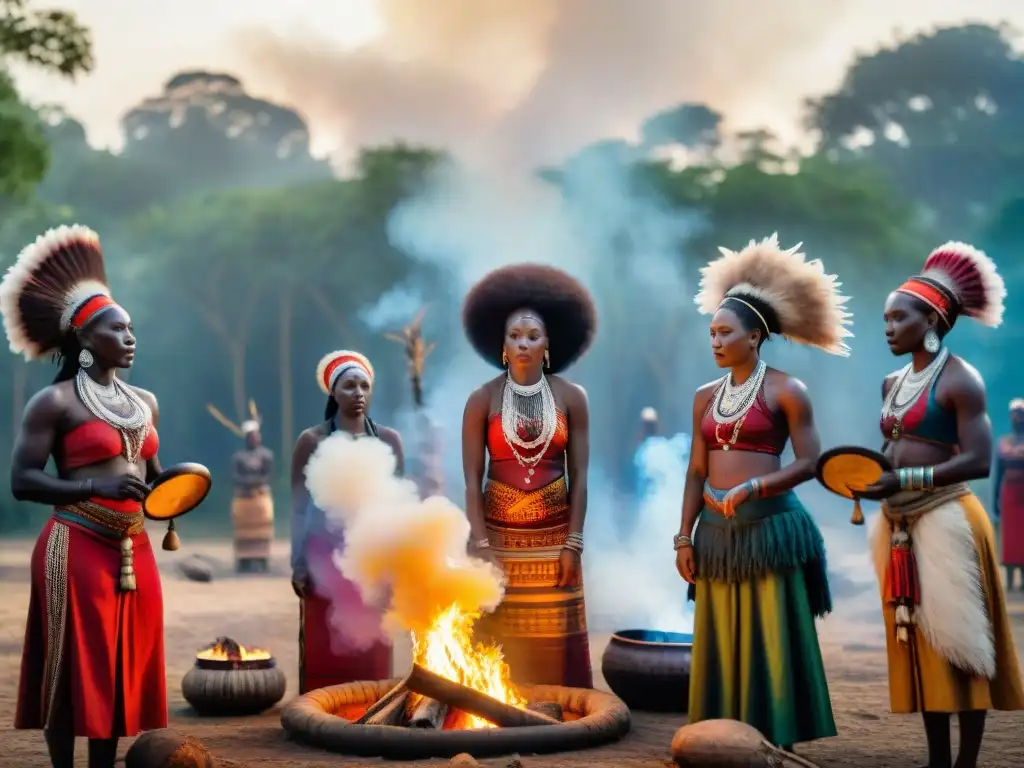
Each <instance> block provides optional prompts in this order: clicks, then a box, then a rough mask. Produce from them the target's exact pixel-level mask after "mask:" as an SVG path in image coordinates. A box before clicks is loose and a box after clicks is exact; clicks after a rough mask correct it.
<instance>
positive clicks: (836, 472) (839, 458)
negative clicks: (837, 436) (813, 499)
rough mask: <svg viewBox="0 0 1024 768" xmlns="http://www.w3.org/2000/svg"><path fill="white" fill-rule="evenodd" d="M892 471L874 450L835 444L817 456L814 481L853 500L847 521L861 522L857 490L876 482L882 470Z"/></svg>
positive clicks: (858, 523)
mask: <svg viewBox="0 0 1024 768" xmlns="http://www.w3.org/2000/svg"><path fill="white" fill-rule="evenodd" d="M890 470H892V465H891V464H890V463H889V460H888V459H887V458H885V456H883V455H882V454H880V453H878V452H877V451H872V450H870V449H868V448H860V447H858V446H853V445H845V446H839V447H838V448H833V449H832V450H830V451H825V453H823V454H821V458H819V459H818V468H817V471H816V473H815V474H816V476H817V478H818V482H819V483H821V484H822V485H823V486H825V487H826V488H827V489H828V490H830V491H832V493H835V494H837V495H839V496H842V497H843V498H846V499H853V516H852V517H851V518H850V522H851V523H853V524H854V525H863V523H864V513H863V512H862V511H861V509H860V499H859V498H858V497H857V491H862V490H864V489H865V488H867V487H868V486H869V485H871V484H872V483H877V482H878V479H879V478H880V477H881V476H882V474H883V473H884V472H889V471H890Z"/></svg>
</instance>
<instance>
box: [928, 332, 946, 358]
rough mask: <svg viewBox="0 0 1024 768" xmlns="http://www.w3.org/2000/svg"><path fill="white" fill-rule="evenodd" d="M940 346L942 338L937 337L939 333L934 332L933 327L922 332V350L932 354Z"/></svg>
mask: <svg viewBox="0 0 1024 768" xmlns="http://www.w3.org/2000/svg"><path fill="white" fill-rule="evenodd" d="M941 346H942V340H941V339H940V338H939V334H937V333H936V332H935V329H934V328H929V329H928V330H927V331H925V334H924V351H925V352H927V353H928V354H929V355H934V354H935V353H936V352H938V351H939V348H940V347H941Z"/></svg>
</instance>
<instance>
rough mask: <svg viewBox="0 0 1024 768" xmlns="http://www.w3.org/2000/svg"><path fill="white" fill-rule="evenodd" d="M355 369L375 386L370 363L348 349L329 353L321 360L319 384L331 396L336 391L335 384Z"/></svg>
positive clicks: (317, 376) (318, 373)
mask: <svg viewBox="0 0 1024 768" xmlns="http://www.w3.org/2000/svg"><path fill="white" fill-rule="evenodd" d="M353 368H358V369H359V370H361V371H362V372H363V373H365V374H366V377H367V378H368V379H369V380H370V384H373V366H372V365H370V361H369V360H367V359H366V357H365V356H364V355H361V354H359V353H358V352H352V351H350V350H346V349H342V350H338V351H337V352H329V353H327V354H326V355H324V356H323V357H322V358H321V359H320V364H319V365H317V367H316V381H317V384H319V385H320V389H322V390H323V391H324V393H325V394H328V395H329V394H331V393H332V392H333V391H334V384H335V382H337V380H338V378H339V377H340V376H341V375H342V374H343V373H345V372H346V371H350V370H352V369H353Z"/></svg>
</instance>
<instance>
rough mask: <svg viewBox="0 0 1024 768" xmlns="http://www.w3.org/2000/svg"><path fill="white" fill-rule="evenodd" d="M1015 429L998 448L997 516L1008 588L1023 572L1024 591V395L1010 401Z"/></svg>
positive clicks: (1013, 428)
mask: <svg viewBox="0 0 1024 768" xmlns="http://www.w3.org/2000/svg"><path fill="white" fill-rule="evenodd" d="M1010 426H1011V429H1012V431H1011V432H1010V434H1008V435H1004V436H1003V437H1002V438H1000V440H999V445H998V447H997V449H996V466H995V478H994V479H995V482H994V483H993V484H992V485H993V486H994V487H995V489H996V491H995V497H996V498H995V504H994V507H993V508H994V515H993V516H994V517H995V519H996V522H997V523H998V524H999V538H1000V542H1001V544H1002V553H1001V554H1002V563H1003V567H1004V568H1005V569H1006V588H1007V589H1011V590H1012V589H1013V588H1014V585H1015V576H1016V574H1017V572H1018V571H1020V572H1021V585H1020V588H1021V590H1022V591H1024V399H1020V398H1018V399H1016V400H1014V401H1013V402H1011V403H1010Z"/></svg>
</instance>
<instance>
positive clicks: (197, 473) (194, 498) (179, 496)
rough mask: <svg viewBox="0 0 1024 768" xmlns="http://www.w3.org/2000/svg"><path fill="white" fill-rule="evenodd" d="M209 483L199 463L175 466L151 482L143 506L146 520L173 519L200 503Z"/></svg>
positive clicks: (205, 470) (208, 474)
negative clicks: (151, 484) (150, 489)
mask: <svg viewBox="0 0 1024 768" xmlns="http://www.w3.org/2000/svg"><path fill="white" fill-rule="evenodd" d="M212 485H213V481H212V480H211V479H210V470H208V469H207V468H206V467H204V466H203V465H202V464H175V465H174V466H173V467H168V468H167V469H165V470H164V471H163V472H161V473H160V474H159V475H158V476H157V478H156V480H154V481H153V490H152V491H150V493H149V496H147V497H146V501H145V502H144V503H143V511H144V512H145V513H146V517H148V518H149V519H150V520H173V519H174V518H176V517H181V516H182V515H184V514H185V513H186V512H191V511H192V510H193V509H195V508H196V507H198V506H199V505H200V504H202V503H203V499H205V498H206V495H207V494H208V493H209V492H210V488H211V487H212Z"/></svg>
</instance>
